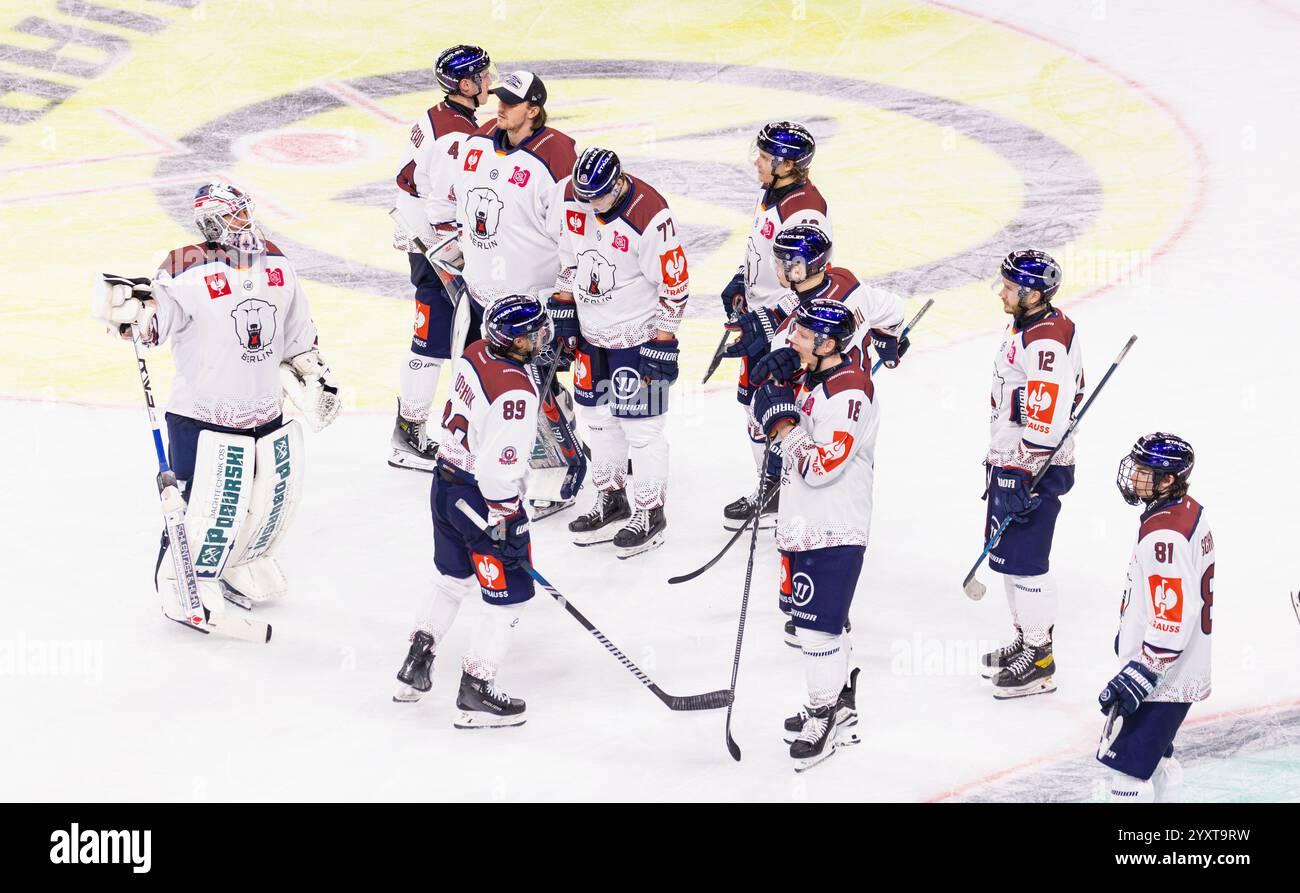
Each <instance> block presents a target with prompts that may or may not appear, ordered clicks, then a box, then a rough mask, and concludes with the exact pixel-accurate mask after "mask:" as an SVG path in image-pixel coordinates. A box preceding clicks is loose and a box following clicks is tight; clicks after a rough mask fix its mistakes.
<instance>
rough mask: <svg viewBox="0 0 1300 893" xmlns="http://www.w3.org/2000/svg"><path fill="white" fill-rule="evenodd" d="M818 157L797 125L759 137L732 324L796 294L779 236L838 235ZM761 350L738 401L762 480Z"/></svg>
mask: <svg viewBox="0 0 1300 893" xmlns="http://www.w3.org/2000/svg"><path fill="white" fill-rule="evenodd" d="M816 151H817V143H816V141H815V140H814V139H813V135H812V134H811V133H810V132H809V131H808V128H806V127H804V126H803V125H802V124H797V123H795V122H793V121H773V122H771V123H769V124H764V125H763V128H762V129H761V130H760V131H759V132H758V136H757V137H756V138H755V140H754V144H753V147H752V149H751V154H752V155H753V162H754V169H755V171H756V173H757V174H758V182H759V185H760V187H761V188H760V190H759V193H758V198H757V200H756V201H755V203H754V226H753V228H752V229H751V230H750V233H749V238H748V239H747V240H746V242H745V259H744V262H743V263H741V264H740V266H739V268H738V269H737V270H736V275H735V276H733V277H731V281H730V282H729V283H727V286H726V287H725V288H724V289H723V290H722V310H723V312H724V313H725V314H726V316H727V320H728V321H732V320H734V319H735V318H736V317H737V316H738V315H739V314H741V313H744V312H746V311H748V310H759V309H771V308H774V307H776V306H777V304H778V302H779V301H780V300H781V299H782V298H783V297H786V296H788V295H789V294H790V290H789V288H788V287H787V286H783V285H782V284H781V283H780V281H779V280H778V279H777V277H776V271H775V268H774V267H773V265H772V243H773V242H774V241H775V239H776V234H777V233H778V232H780V231H781V230H782V229H784V228H785V227H786V226H789V225H792V224H795V223H809V224H812V225H814V226H817V227H819V228H820V229H821V230H822V232H824V233H826V236H827V237H828V238H830V237H832V236H833V235H834V233H833V231H832V229H831V221H830V216H829V212H828V211H827V209H826V199H824V198H823V197H822V194H821V192H820V191H818V189H817V187H816V186H814V185H813V184H812V181H811V180H809V179H808V176H809V170H810V168H811V167H812V160H813V155H814V154H815V153H816ZM756 350H758V351H759V352H758V353H757V354H756V355H755V356H753V357H749V356H742V357H741V367H740V379H739V381H738V382H737V386H736V399H737V400H738V401H739V402H740V404H741V406H743V407H744V412H745V425H746V432H747V434H748V436H749V441H750V445H751V447H752V450H753V454H754V465H755V468H756V469H757V472H756V474H758V475H761V474H762V473H763V468H764V464H765V459H764V456H765V453H766V448H767V441H766V438H764V437H763V435H762V432H761V431H759V430H758V424H757V423H756V422H755V421H754V416H753V413H752V412H750V406H749V404H750V397H751V388H750V386H749V376H748V372H749V367H750V364H751V363H752V362H754V361H755V360H757V359H758V357H760V356H762V355H763V354H764V353H766V345H756ZM766 492H767V493H769V494H770V498H769V501H768V505H767V508H766V511H764V513H763V515H762V516H761V519H760V525H759V526H760V527H771V526H772V525H774V524H775V523H776V509H777V503H776V500H777V499H778V496H777V494H778V493H779V492H780V490H779V488H777V487H771V486H769V487H767V490H766ZM753 501H754V494H753V493H750V494H748V495H746V496H742V497H740V498H739V499H737V500H735V501H734V502H732V503H731V504H729V505H728V506H727V507H726V508H725V509H723V512H722V515H723V518H724V526H726V527H727V529H729V530H736V529H738V528H739V527H740V526H741V525H742V524H744V523H745V521H746V520H747V519H748V518H749V516H750V514H751V513H752V512H753V508H754V502H753Z"/></svg>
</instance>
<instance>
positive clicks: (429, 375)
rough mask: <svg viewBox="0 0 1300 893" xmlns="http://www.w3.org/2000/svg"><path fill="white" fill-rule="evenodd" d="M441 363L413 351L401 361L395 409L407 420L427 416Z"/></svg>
mask: <svg viewBox="0 0 1300 893" xmlns="http://www.w3.org/2000/svg"><path fill="white" fill-rule="evenodd" d="M442 364H443V361H442V360H438V359H433V358H431V357H422V356H420V355H419V354H418V353H416V352H415V351H411V352H410V354H409V355H408V356H407V358H406V360H405V361H404V362H403V363H402V373H401V376H400V379H399V381H400V387H401V394H400V396H399V398H398V400H399V402H398V410H397V411H398V412H399V413H401V415H402V418H404V419H406V420H407V421H408V422H423V421H424V420H425V419H427V418H428V417H429V404H431V403H433V395H434V394H436V393H437V392H438V376H439V375H440V374H441V372H442Z"/></svg>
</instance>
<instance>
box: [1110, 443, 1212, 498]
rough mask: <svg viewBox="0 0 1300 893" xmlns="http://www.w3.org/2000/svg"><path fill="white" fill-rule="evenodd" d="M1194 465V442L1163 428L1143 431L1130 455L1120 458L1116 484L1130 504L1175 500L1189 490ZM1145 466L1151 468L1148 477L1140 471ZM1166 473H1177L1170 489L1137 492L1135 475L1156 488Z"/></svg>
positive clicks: (1145, 483) (1146, 484) (1147, 484)
mask: <svg viewBox="0 0 1300 893" xmlns="http://www.w3.org/2000/svg"><path fill="white" fill-rule="evenodd" d="M1195 464H1196V453H1195V452H1194V451H1193V450H1192V445H1191V444H1190V443H1188V442H1187V441H1185V440H1183V439H1182V438H1181V437H1179V436H1178V435H1176V434H1166V433H1164V432H1162V431H1157V432H1156V433H1155V434H1144V435H1142V436H1141V437H1139V438H1138V439H1137V443H1135V444H1133V449H1131V450H1129V454H1128V455H1127V456H1125V457H1124V458H1123V459H1121V460H1120V463H1119V472H1118V473H1117V474H1116V475H1115V486H1117V487H1119V492H1120V495H1121V496H1123V497H1124V501H1125V502H1127V503H1128V504H1129V505H1137V504H1138V503H1139V502H1146V503H1148V504H1150V503H1153V502H1155V501H1156V500H1160V501H1162V502H1163V501H1165V500H1167V499H1176V498H1179V497H1181V496H1183V495H1184V494H1186V493H1187V479H1188V478H1189V477H1191V474H1192V466H1193V465H1195ZM1142 468H1147V469H1150V470H1151V477H1150V479H1149V480H1146V479H1145V478H1146V475H1142V474H1140V471H1139V470H1140V469H1142ZM1135 472H1139V473H1138V474H1135ZM1167 474H1172V475H1173V476H1174V482H1173V483H1172V484H1170V485H1169V486H1168V488H1166V489H1163V490H1161V491H1160V492H1159V493H1156V492H1154V489H1153V490H1152V491H1151V492H1149V493H1148V495H1146V496H1143V495H1142V494H1140V493H1138V491H1137V484H1138V481H1135V478H1143V480H1142V481H1141V483H1143V484H1144V485H1145V486H1147V487H1152V488H1154V486H1155V485H1156V484H1158V483H1159V482H1160V481H1161V480H1162V479H1163V478H1164V476H1165V475H1167Z"/></svg>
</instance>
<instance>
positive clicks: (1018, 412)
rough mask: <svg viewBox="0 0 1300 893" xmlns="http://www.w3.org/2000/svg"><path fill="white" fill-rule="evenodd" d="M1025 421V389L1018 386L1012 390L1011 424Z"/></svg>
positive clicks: (1020, 423)
mask: <svg viewBox="0 0 1300 893" xmlns="http://www.w3.org/2000/svg"><path fill="white" fill-rule="evenodd" d="M1024 423H1025V389H1024V388H1016V389H1014V390H1013V391H1012V392H1011V424H1013V425H1023V424H1024Z"/></svg>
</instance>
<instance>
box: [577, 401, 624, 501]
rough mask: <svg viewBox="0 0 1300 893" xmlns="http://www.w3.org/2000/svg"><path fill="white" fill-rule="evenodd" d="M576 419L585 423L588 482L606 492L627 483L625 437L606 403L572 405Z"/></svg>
mask: <svg viewBox="0 0 1300 893" xmlns="http://www.w3.org/2000/svg"><path fill="white" fill-rule="evenodd" d="M574 412H575V413H576V415H577V417H578V419H579V421H581V422H582V424H584V425H585V426H586V427H587V443H588V444H589V445H590V446H591V482H592V484H594V485H595V487H596V489H597V490H602V491H604V492H606V493H608V492H609V491H611V490H622V489H623V487H624V486H625V485H626V483H627V438H626V437H625V436H624V435H623V428H622V427H621V426H620V425H619V423H618V420H617V419H615V418H614V417H613V416H612V415H611V414H610V411H609V407H608V406H603V405H602V406H582V405H581V404H579V405H578V406H576V407H575V408H574Z"/></svg>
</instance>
